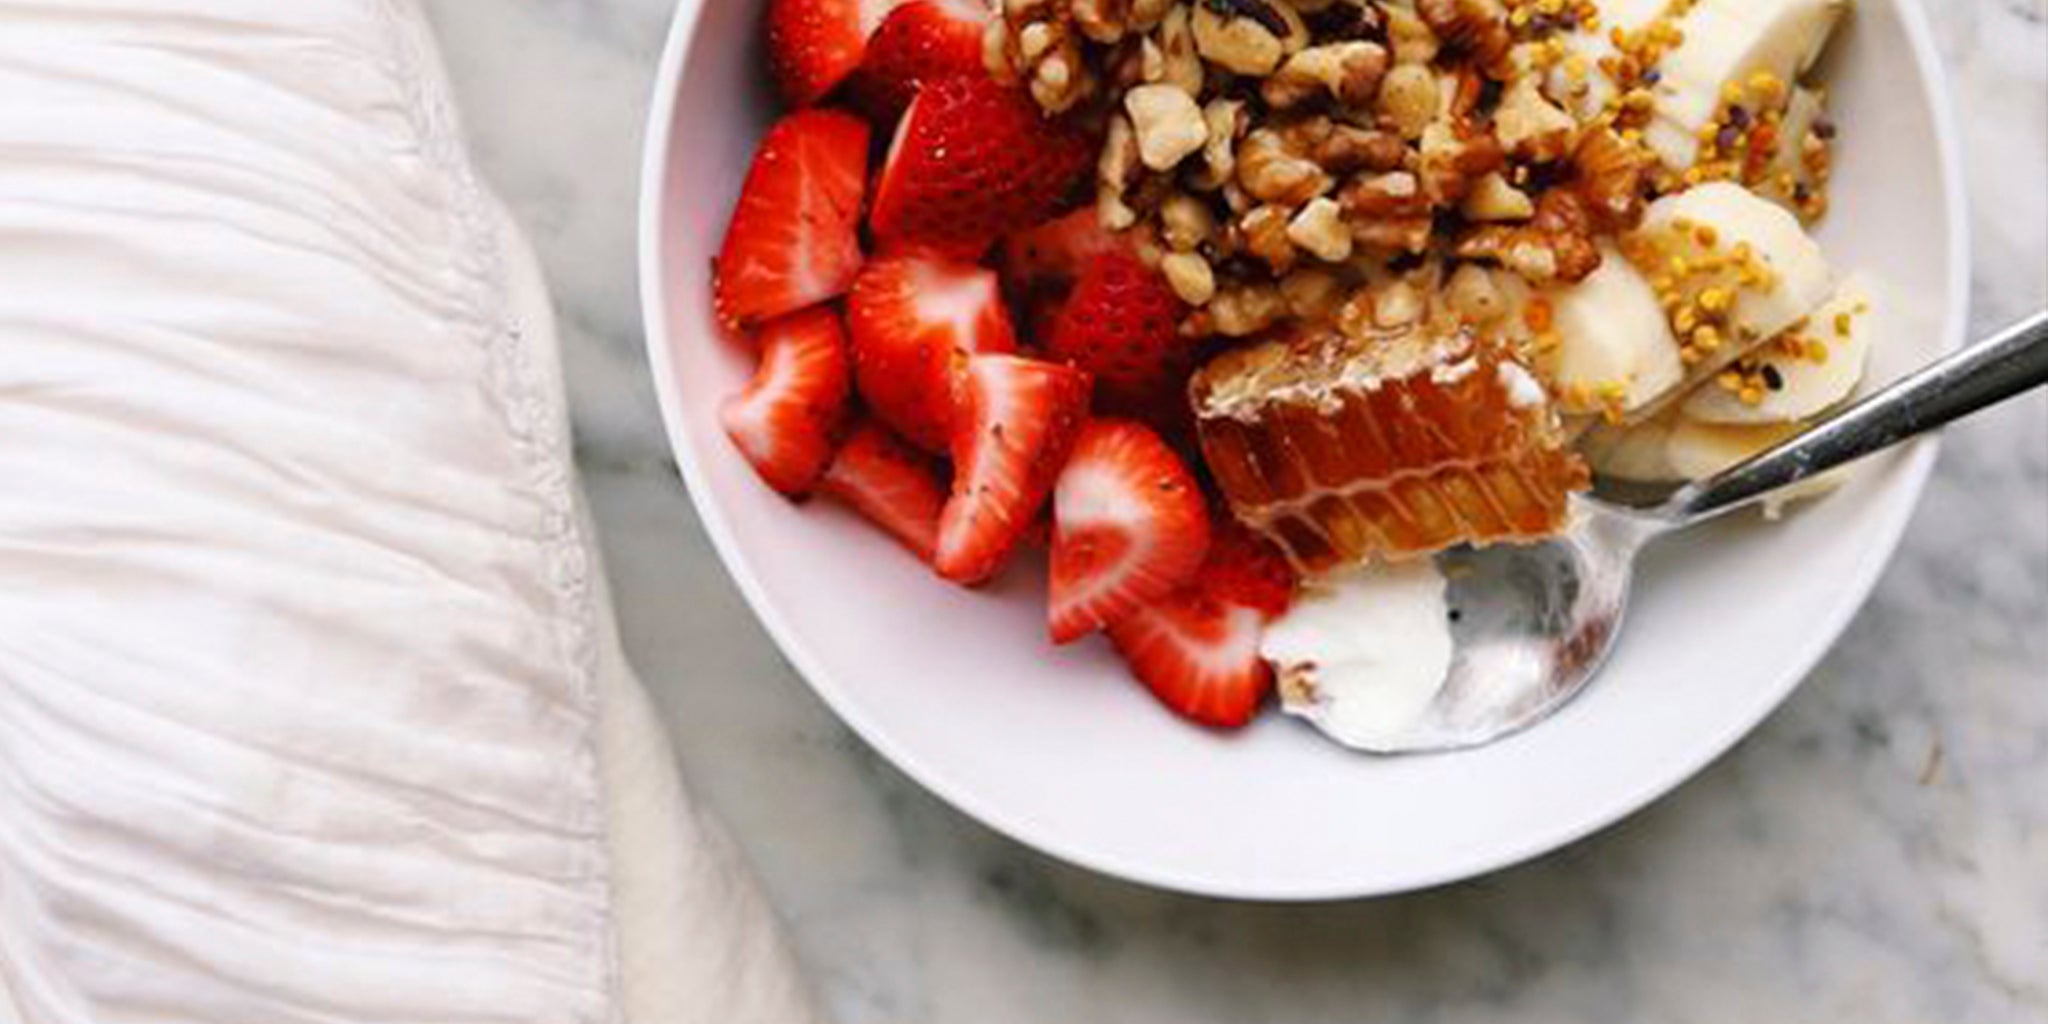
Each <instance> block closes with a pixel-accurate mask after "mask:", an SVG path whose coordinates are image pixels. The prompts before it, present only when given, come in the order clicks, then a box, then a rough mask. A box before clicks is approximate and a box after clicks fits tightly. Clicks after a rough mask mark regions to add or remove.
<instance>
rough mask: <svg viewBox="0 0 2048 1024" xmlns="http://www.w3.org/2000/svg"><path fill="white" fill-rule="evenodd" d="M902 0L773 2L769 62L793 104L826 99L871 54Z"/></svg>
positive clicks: (798, 104)
mask: <svg viewBox="0 0 2048 1024" xmlns="http://www.w3.org/2000/svg"><path fill="white" fill-rule="evenodd" d="M901 2H902V0H769V4H768V66H769V68H770V69H771V70H772V71H774V73H775V81H776V84H777V85H779V86H781V88H782V96H783V98H784V99H786V100H788V101H789V105H790V106H793V107H808V106H810V105H811V104H813V103H816V102H817V101H819V100H820V99H823V98H824V96H825V94H826V93H829V92H831V91H832V90H833V88H834V87H836V86H837V85H838V84H839V83H840V82H841V81H843V80H844V79H845V78H846V77H847V76H848V75H851V74H853V72H854V69H856V68H858V67H860V64H861V60H862V58H863V57H864V56H865V55H866V53H867V46H868V38H869V37H870V36H872V35H874V33H875V30H876V29H877V28H879V27H881V24H882V21H883V19H885V18H886V17H887V16H888V14H889V12H890V11H891V10H892V9H893V8H895V6H896V5H897V4H898V3H901Z"/></svg>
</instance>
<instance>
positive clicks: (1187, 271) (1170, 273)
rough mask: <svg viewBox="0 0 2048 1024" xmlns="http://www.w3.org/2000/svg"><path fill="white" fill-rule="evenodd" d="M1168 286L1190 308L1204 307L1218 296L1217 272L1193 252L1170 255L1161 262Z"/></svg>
mask: <svg viewBox="0 0 2048 1024" xmlns="http://www.w3.org/2000/svg"><path fill="white" fill-rule="evenodd" d="M1159 272H1160V273H1161V274H1162V275H1164V276H1165V277H1166V284H1167V286H1168V287H1170V288H1172V289H1173V293H1174V294H1175V295H1178V296H1180V300H1181V301H1182V302H1185V303H1187V304H1188V305H1190V306H1204V305H1207V304H1208V303H1209V300H1210V299H1212V298H1214V297H1215V295H1216V272H1215V271H1214V270H1213V269H1211V268H1210V266H1209V261H1208V260H1205V259H1203V258H1202V257H1200V256H1198V255H1196V254H1194V253H1191V252H1176V253H1170V254H1168V255H1166V256H1165V257H1162V258H1161V259H1160V261H1159Z"/></svg>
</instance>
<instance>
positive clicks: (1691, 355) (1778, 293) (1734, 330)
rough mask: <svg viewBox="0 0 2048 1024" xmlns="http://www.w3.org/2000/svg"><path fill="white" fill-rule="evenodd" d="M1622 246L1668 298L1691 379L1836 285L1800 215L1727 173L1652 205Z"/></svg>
mask: <svg viewBox="0 0 2048 1024" xmlns="http://www.w3.org/2000/svg"><path fill="white" fill-rule="evenodd" d="M1623 249H1624V251H1626V252H1628V253H1629V255H1630V258H1631V260H1633V261H1634V262H1635V263H1636V264H1637V265H1638V267H1640V268H1642V269H1643V270H1644V272H1645V273H1646V274H1648V275H1649V277H1650V278H1651V285H1652V287H1653V288H1655V289H1656V290H1657V291H1658V292H1659V293H1660V296H1659V297H1660V301H1663V300H1667V299H1668V300H1669V302H1668V305H1667V309H1669V310H1670V311H1671V316H1672V326H1673V328H1674V330H1675V331H1676V332H1677V334H1678V337H1679V347H1680V356H1681V357H1682V358H1684V359H1685V360H1686V361H1687V363H1688V366H1689V370H1688V373H1687V378H1688V380H1689V381H1698V380H1702V379H1705V378H1706V377H1709V376H1712V375H1713V374H1715V373H1718V372H1719V371H1720V370H1721V369H1722V368H1724V367H1726V366H1727V365H1728V364H1729V363H1731V362H1733V361H1735V359H1737V358H1738V357H1740V356H1741V355H1743V354H1744V353H1745V352H1747V351H1748V350H1749V349H1750V348H1752V347H1754V346H1755V345H1756V344H1758V343H1759V342H1761V341H1763V340H1765V339H1767V338H1773V337H1776V336H1777V335H1778V334H1780V333H1782V332H1783V331H1785V330H1786V329H1787V328H1789V327H1791V326H1792V325H1793V324H1794V323H1796V322H1798V320H1799V319H1800V318H1801V317H1804V316H1806V315H1807V314H1809V313H1811V312H1813V310H1814V308H1815V307H1817V306H1819V305H1820V304H1821V303H1822V302H1824V301H1826V300H1827V298H1828V296H1829V294H1831V293H1832V292H1833V291H1834V273H1833V271H1831V270H1830V269H1829V268H1828V262H1827V257H1826V256H1824V255H1823V254H1822V253H1821V249H1820V245H1819V244H1818V243H1816V242H1814V240H1813V239H1812V238H1809V237H1807V234H1806V230H1805V229H1804V228H1802V227H1801V226H1800V224H1799V220H1798V218H1796V217H1794V216H1792V215H1791V214H1790V213H1788V212H1786V211H1785V209H1784V207H1781V206H1778V205H1777V204H1775V203H1772V202H1770V201H1769V200H1766V199H1763V198H1762V197H1760V196H1758V195H1756V194H1755V193H1753V192H1751V191H1749V190H1748V189H1746V188H1743V187H1742V186H1740V185H1736V184H1733V183H1731V182H1712V183H1709V184H1706V185H1701V186H1699V187H1697V188H1692V189H1688V190H1686V191H1684V192H1680V193H1678V194H1677V195H1672V196H1666V197H1664V198H1663V199H1659V200H1658V201H1656V202H1654V203H1652V204H1650V209H1649V211H1648V212H1647V213H1646V214H1645V215H1644V217H1643V226H1642V228H1641V230H1639V231H1637V232H1636V233H1635V234H1633V235H1631V236H1630V237H1629V238H1628V239H1627V240H1625V241H1624V243H1623Z"/></svg>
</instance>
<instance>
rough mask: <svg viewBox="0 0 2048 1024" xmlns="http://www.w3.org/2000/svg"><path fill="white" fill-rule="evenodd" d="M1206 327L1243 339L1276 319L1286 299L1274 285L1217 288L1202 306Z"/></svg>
mask: <svg viewBox="0 0 2048 1024" xmlns="http://www.w3.org/2000/svg"><path fill="white" fill-rule="evenodd" d="M1205 311H1206V313H1207V314H1208V315H1207V320H1208V323H1207V326H1208V327H1209V328H1210V329H1211V330H1214V331H1215V332H1216V333H1217V334H1221V335H1223V336H1224V337H1227V338H1246V337H1250V336H1252V335H1254V334H1257V333H1259V332H1260V331H1263V330H1265V329H1266V328H1268V327H1271V326H1273V325H1274V324H1276V323H1279V322H1280V318H1281V317H1283V316H1285V315H1286V314H1287V300H1286V299H1285V298H1283V297H1282V296H1281V294H1280V289H1279V287H1278V286H1276V285H1272V284H1266V283H1263V282H1261V283H1258V284H1248V285H1239V286H1237V287H1234V288H1228V289H1220V290H1218V291H1217V293H1216V296H1215V297H1214V298H1212V299H1210V300H1209V305H1208V306H1207V307H1206V309H1205Z"/></svg>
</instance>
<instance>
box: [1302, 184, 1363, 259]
mask: <svg viewBox="0 0 2048 1024" xmlns="http://www.w3.org/2000/svg"><path fill="white" fill-rule="evenodd" d="M1287 238H1288V240H1289V241H1291V242H1293V243H1294V244H1295V245H1297V246H1300V247H1301V248H1303V249H1305V250H1307V251H1308V252H1309V254H1310V255H1312V256H1314V257H1315V258H1317V259H1319V260H1322V261H1323V262H1325V263H1341V262H1343V261H1345V260H1347V259H1350V258H1351V244H1352V240H1351V229H1350V228H1349V227H1346V226H1345V224H1344V214H1343V210H1342V209H1341V208H1340V207H1339V206H1338V205H1337V201H1336V200H1334V199H1331V198H1330V197H1328V196H1318V197H1316V198H1314V199H1311V200H1309V202H1308V205H1306V206H1303V207H1302V208H1301V211H1300V212H1299V213H1296V214H1295V215H1294V219H1293V220H1291V221H1288V222H1287Z"/></svg>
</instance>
